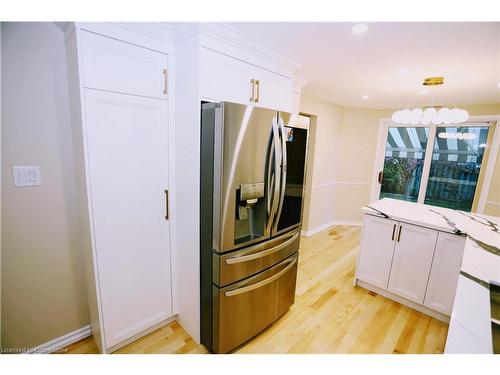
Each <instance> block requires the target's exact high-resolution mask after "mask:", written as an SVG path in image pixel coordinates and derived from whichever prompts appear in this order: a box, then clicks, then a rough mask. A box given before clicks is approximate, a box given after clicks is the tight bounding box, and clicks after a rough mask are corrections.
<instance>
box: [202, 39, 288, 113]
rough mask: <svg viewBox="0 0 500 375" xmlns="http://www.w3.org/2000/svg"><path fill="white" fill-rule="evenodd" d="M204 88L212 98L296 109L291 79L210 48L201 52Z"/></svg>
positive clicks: (271, 107)
mask: <svg viewBox="0 0 500 375" xmlns="http://www.w3.org/2000/svg"><path fill="white" fill-rule="evenodd" d="M257 81H258V83H257ZM200 90H201V96H202V97H203V98H207V99H211V100H217V101H229V102H233V103H240V104H254V105H255V106H257V107H263V108H269V109H277V110H281V111H287V112H290V111H291V108H292V79H291V78H289V77H285V76H282V75H280V74H277V73H273V72H271V71H268V70H266V69H263V68H260V67H257V66H255V65H252V64H248V63H246V62H244V61H241V60H238V59H235V58H233V57H230V56H227V55H224V54H221V53H218V52H215V51H212V50H209V49H206V48H202V49H201V51H200Z"/></svg>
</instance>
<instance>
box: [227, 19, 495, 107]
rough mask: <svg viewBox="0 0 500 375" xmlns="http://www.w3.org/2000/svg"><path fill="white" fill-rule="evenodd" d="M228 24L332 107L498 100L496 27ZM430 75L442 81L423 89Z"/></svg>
mask: <svg viewBox="0 0 500 375" xmlns="http://www.w3.org/2000/svg"><path fill="white" fill-rule="evenodd" d="M227 24H228V25H230V26H232V27H234V28H236V29H238V30H240V31H242V32H244V33H247V34H250V35H252V36H253V37H255V38H256V39H258V40H261V41H263V42H264V43H266V44H268V45H271V46H273V47H275V48H276V49H277V50H279V51H281V52H283V53H284V54H286V55H288V56H289V57H291V58H293V59H295V60H296V61H297V62H299V63H301V64H302V67H301V68H300V69H299V70H298V72H297V73H298V74H299V75H301V76H303V77H305V78H307V79H308V80H309V83H308V84H307V85H306V86H304V88H303V92H304V93H307V94H310V95H313V96H317V97H320V98H323V99H325V100H328V101H331V102H333V103H337V104H340V105H344V106H348V107H360V108H400V107H406V106H407V105H408V104H409V103H410V102H411V101H412V100H413V99H415V101H414V102H413V105H414V106H423V105H431V104H433V103H432V102H433V97H434V104H442V105H447V106H453V103H457V104H492V103H500V87H499V86H498V85H499V84H500V23H493V22H490V23H478V22H467V23H465V22H463V23H458V22H453V23H449V22H448V23H446V22H439V23H425V22H411V23H410V22H408V23H402V22H400V23H390V22H378V23H368V24H367V25H368V27H369V28H368V31H367V32H365V33H364V34H360V35H355V34H353V33H352V31H351V29H352V27H353V26H354V25H355V23H344V22H328V23H307V22H297V23H290V22H269V23H265V22H252V23H227ZM428 76H444V77H445V84H444V85H442V86H435V87H428V88H425V87H424V86H422V84H421V83H422V81H423V79H424V78H425V77H428ZM424 89H425V90H426V92H427V94H425V93H419V92H420V91H422V90H424ZM363 95H368V96H369V99H362V98H361V97H362V96H363Z"/></svg>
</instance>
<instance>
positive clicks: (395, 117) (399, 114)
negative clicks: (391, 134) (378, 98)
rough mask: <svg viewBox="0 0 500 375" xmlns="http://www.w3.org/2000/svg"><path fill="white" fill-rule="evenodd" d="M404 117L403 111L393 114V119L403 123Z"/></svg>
mask: <svg viewBox="0 0 500 375" xmlns="http://www.w3.org/2000/svg"><path fill="white" fill-rule="evenodd" d="M401 120H402V117H401V111H396V112H394V113H393V114H392V121H393V122H395V123H397V124H399V123H401V122H402V121H401Z"/></svg>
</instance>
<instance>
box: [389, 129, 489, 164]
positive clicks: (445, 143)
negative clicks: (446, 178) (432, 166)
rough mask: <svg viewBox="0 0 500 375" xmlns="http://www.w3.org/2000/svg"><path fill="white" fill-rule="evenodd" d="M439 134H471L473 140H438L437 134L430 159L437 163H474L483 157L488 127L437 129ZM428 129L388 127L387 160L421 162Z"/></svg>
mask: <svg viewBox="0 0 500 375" xmlns="http://www.w3.org/2000/svg"><path fill="white" fill-rule="evenodd" d="M437 132H438V134H439V133H441V132H447V133H457V132H460V133H473V134H475V136H476V137H475V138H474V139H468V140H458V139H453V138H440V137H439V136H438V134H436V141H435V144H434V152H433V156H432V158H433V159H434V160H440V161H458V162H462V163H463V162H476V161H477V158H478V156H480V155H482V154H483V152H484V148H482V147H479V146H480V145H482V144H485V143H486V140H487V137H488V127H485V126H482V127H481V126H468V127H460V128H456V127H438V128H437ZM428 135H429V128H423V127H391V128H389V133H388V136H387V148H386V152H385V156H386V157H396V158H409V159H423V158H424V154H425V148H426V147H427V139H428Z"/></svg>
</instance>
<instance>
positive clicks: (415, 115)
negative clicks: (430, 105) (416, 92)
mask: <svg viewBox="0 0 500 375" xmlns="http://www.w3.org/2000/svg"><path fill="white" fill-rule="evenodd" d="M423 113H424V111H422V110H421V109H420V108H415V109H414V110H412V111H411V116H410V124H412V125H417V124H418V123H420V120H421V119H422V115H423Z"/></svg>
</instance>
